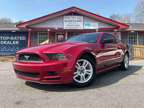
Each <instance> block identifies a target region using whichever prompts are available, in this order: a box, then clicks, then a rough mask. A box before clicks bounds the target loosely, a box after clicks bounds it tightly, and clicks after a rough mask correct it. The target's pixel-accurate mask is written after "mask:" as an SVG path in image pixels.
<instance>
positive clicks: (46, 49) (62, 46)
mask: <svg viewBox="0 0 144 108" xmlns="http://www.w3.org/2000/svg"><path fill="white" fill-rule="evenodd" d="M86 44H88V43H70V42H69V43H68V42H64V43H56V44H48V45H40V46H37V47H30V48H26V49H23V50H21V51H19V52H18V53H25V52H27V53H36V52H40V53H63V52H65V51H67V50H68V49H70V48H72V47H76V46H81V45H86Z"/></svg>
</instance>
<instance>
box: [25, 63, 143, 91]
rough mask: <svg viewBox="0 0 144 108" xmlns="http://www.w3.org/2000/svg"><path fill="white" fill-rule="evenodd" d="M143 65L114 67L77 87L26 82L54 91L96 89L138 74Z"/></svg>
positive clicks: (34, 86)
mask: <svg viewBox="0 0 144 108" xmlns="http://www.w3.org/2000/svg"><path fill="white" fill-rule="evenodd" d="M141 68H142V66H137V65H130V67H129V70H127V71H121V70H119V69H113V70H111V71H110V72H105V73H102V74H99V75H97V78H96V80H95V81H94V82H93V84H92V85H90V86H88V87H82V88H77V87H75V86H73V85H71V84H68V85H47V84H37V83H33V82H29V81H26V82H25V84H26V85H27V86H30V87H32V88H35V89H39V90H43V91H45V92H47V91H53V92H72V91H80V90H88V89H96V88H101V87H106V86H109V85H112V84H115V83H117V82H119V81H120V80H122V79H124V78H125V77H127V76H129V75H137V73H136V72H137V71H138V70H140V69H141Z"/></svg>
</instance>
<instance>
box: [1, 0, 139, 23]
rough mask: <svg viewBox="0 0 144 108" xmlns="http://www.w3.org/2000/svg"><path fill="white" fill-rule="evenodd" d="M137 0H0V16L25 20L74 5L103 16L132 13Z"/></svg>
mask: <svg viewBox="0 0 144 108" xmlns="http://www.w3.org/2000/svg"><path fill="white" fill-rule="evenodd" d="M136 4H137V0H0V18H3V17H7V18H11V19H12V20H13V21H27V20H31V19H34V18H37V17H41V16H44V15H47V14H49V13H53V12H56V11H59V10H62V9H65V8H68V7H72V6H76V7H79V8H82V9H85V10H88V11H90V12H93V13H98V14H100V15H102V16H105V17H110V16H111V15H112V14H132V13H133V11H134V8H135V6H136Z"/></svg>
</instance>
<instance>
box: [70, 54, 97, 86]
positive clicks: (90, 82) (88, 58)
mask: <svg viewBox="0 0 144 108" xmlns="http://www.w3.org/2000/svg"><path fill="white" fill-rule="evenodd" d="M82 59H83V60H87V61H89V63H90V64H91V65H92V68H93V73H92V76H91V78H90V79H89V80H88V81H87V82H84V83H79V82H76V81H75V80H74V78H73V84H74V86H76V87H85V86H89V85H91V84H92V82H93V81H94V79H95V78H96V63H95V62H94V61H93V60H92V58H90V57H88V56H84V57H81V58H79V59H78V60H82ZM78 60H77V61H78ZM75 65H76V64H75ZM73 77H74V76H73Z"/></svg>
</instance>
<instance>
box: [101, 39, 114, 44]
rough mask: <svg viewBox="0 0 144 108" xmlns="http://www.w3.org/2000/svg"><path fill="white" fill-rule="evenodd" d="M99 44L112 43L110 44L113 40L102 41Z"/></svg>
mask: <svg viewBox="0 0 144 108" xmlns="http://www.w3.org/2000/svg"><path fill="white" fill-rule="evenodd" d="M101 42H102V43H103V44H107V43H112V42H113V39H103V40H102V41H101Z"/></svg>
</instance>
